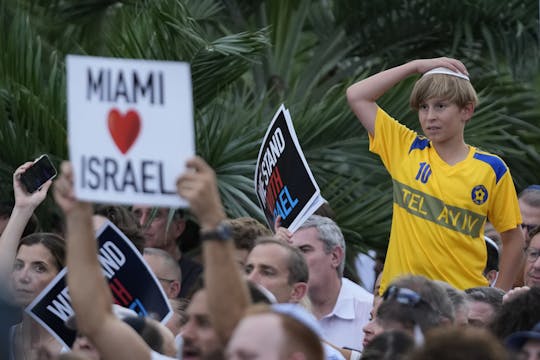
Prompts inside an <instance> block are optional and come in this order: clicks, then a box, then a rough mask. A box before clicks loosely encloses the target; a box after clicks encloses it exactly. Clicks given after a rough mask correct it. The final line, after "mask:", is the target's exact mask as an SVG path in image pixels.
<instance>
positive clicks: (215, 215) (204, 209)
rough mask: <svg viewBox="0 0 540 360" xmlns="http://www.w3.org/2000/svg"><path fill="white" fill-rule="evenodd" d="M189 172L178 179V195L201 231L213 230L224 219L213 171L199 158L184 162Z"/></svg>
mask: <svg viewBox="0 0 540 360" xmlns="http://www.w3.org/2000/svg"><path fill="white" fill-rule="evenodd" d="M186 166H187V168H188V169H189V170H193V171H188V172H186V173H185V174H183V175H182V176H180V178H179V179H178V181H177V183H176V186H177V190H178V194H179V195H180V196H181V197H183V198H184V199H186V200H187V201H188V202H189V205H190V209H191V211H192V212H193V214H194V215H195V216H196V217H197V220H199V225H200V226H201V229H214V228H216V226H217V225H218V224H219V223H220V222H221V221H222V220H224V219H225V218H226V216H225V211H224V210H223V206H222V205H221V199H220V197H219V191H218V188H217V183H216V174H215V172H214V170H213V169H212V168H211V167H210V166H209V165H208V164H207V163H206V162H205V161H204V160H203V159H202V158H200V157H198V156H197V157H194V158H192V159H189V160H188V161H187V162H186Z"/></svg>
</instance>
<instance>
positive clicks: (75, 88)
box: [66, 55, 195, 207]
mask: <svg viewBox="0 0 540 360" xmlns="http://www.w3.org/2000/svg"><path fill="white" fill-rule="evenodd" d="M66 63H67V97H68V108H67V110H68V131H69V158H70V160H71V162H72V165H73V169H74V185H75V194H76V196H77V198H78V199H80V200H86V201H92V202H100V203H104V202H106V203H119V204H146V205H152V206H164V207H179V206H182V207H185V206H187V204H186V202H185V201H184V200H182V199H180V198H179V196H178V195H177V194H176V185H175V184H176V179H177V177H178V176H179V175H180V174H181V173H182V172H183V171H184V164H185V161H186V160H187V159H188V158H189V157H192V156H193V155H194V154H195V136H194V128H193V100H192V89H191V73H190V68H189V64H187V63H178V62H168V61H148V60H129V59H113V58H100V57H90V56H75V55H68V56H67V60H66Z"/></svg>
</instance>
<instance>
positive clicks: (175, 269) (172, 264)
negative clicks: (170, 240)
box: [143, 247, 182, 282]
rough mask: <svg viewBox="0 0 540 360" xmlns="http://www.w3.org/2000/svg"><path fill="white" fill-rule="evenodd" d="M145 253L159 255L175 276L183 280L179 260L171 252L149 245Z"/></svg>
mask: <svg viewBox="0 0 540 360" xmlns="http://www.w3.org/2000/svg"><path fill="white" fill-rule="evenodd" d="M143 255H150V256H157V257H159V258H161V259H162V261H163V265H165V267H166V268H167V269H169V270H171V271H172V273H173V276H174V277H176V279H177V280H178V281H180V282H182V270H181V269H180V265H179V264H178V262H177V261H176V260H175V259H174V258H173V257H172V255H171V254H169V253H168V252H166V251H165V250H161V249H156V248H151V247H147V248H144V250H143Z"/></svg>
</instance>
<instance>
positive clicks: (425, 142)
mask: <svg viewBox="0 0 540 360" xmlns="http://www.w3.org/2000/svg"><path fill="white" fill-rule="evenodd" d="M429 146H430V145H429V139H427V138H425V137H423V136H417V137H416V139H414V141H413V143H412V144H411V147H410V148H409V154H410V153H411V151H413V150H414V149H419V150H424V149H425V148H426V147H429Z"/></svg>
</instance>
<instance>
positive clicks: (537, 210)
mask: <svg viewBox="0 0 540 360" xmlns="http://www.w3.org/2000/svg"><path fill="white" fill-rule="evenodd" d="M519 210H520V211H521V218H522V220H523V223H522V224H521V229H522V230H523V235H524V236H525V241H526V244H528V242H529V240H530V239H531V238H530V234H529V233H530V232H531V230H533V229H534V228H535V227H537V226H538V225H540V185H531V186H529V187H527V188H525V190H523V191H522V192H521V194H519Z"/></svg>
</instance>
